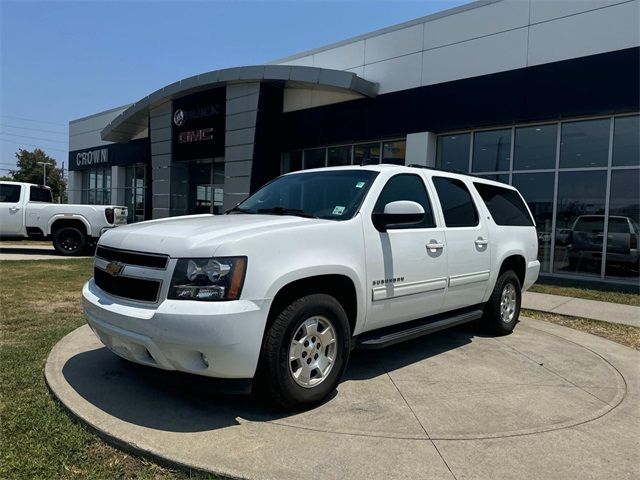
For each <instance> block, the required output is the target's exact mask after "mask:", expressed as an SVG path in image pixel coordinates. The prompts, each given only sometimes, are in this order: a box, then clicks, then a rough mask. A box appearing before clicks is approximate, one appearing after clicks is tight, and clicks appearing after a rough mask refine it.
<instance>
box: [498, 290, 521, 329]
mask: <svg viewBox="0 0 640 480" xmlns="http://www.w3.org/2000/svg"><path fill="white" fill-rule="evenodd" d="M517 305H518V302H517V295H516V288H515V287H514V286H513V284H511V283H507V284H506V285H505V286H504V288H503V289H502V294H501V296H500V319H501V320H502V321H503V322H504V323H511V322H512V321H513V318H514V317H515V315H516V307H517Z"/></svg>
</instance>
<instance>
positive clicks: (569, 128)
mask: <svg viewBox="0 0 640 480" xmlns="http://www.w3.org/2000/svg"><path fill="white" fill-rule="evenodd" d="M610 126H611V120H610V119H609V118H604V119H600V120H586V121H582V122H565V123H563V124H562V133H561V138H560V168H577V167H604V166H606V165H607V158H608V156H609V129H610Z"/></svg>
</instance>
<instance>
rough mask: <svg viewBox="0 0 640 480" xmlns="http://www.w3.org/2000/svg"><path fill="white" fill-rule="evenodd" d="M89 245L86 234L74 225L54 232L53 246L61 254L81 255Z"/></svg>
mask: <svg viewBox="0 0 640 480" xmlns="http://www.w3.org/2000/svg"><path fill="white" fill-rule="evenodd" d="M86 246H87V239H86V238H85V236H84V234H83V233H82V232H81V231H80V230H78V229H77V228H74V227H62V228H61V229H59V230H56V233H54V234H53V248H55V249H56V251H57V252H58V253H59V254H60V255H65V256H68V257H70V256H73V255H80V254H81V253H82V252H84V250H85V248H86Z"/></svg>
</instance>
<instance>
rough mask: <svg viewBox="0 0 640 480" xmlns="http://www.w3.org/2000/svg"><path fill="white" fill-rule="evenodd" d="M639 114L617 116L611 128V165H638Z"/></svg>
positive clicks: (639, 146)
mask: <svg viewBox="0 0 640 480" xmlns="http://www.w3.org/2000/svg"><path fill="white" fill-rule="evenodd" d="M639 137H640V116H638V115H635V116H633V117H618V118H616V119H615V125H614V128H613V165H614V166H623V165H625V166H636V165H640V145H639V144H640V139H639Z"/></svg>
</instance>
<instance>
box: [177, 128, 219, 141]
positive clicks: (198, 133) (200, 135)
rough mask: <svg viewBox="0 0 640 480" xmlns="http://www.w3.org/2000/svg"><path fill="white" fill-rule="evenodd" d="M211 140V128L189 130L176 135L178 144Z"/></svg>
mask: <svg viewBox="0 0 640 480" xmlns="http://www.w3.org/2000/svg"><path fill="white" fill-rule="evenodd" d="M206 140H213V128H201V129H199V130H189V131H187V132H181V133H180V134H178V142H180V143H193V142H202V141H206Z"/></svg>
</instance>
